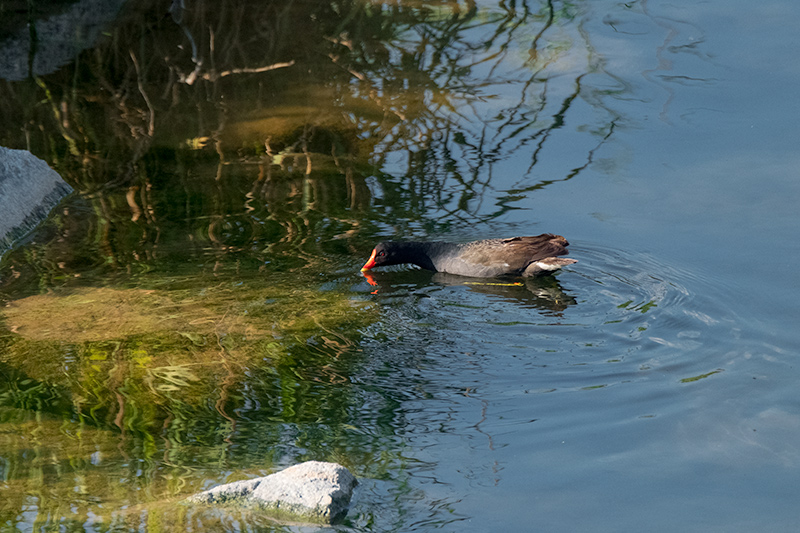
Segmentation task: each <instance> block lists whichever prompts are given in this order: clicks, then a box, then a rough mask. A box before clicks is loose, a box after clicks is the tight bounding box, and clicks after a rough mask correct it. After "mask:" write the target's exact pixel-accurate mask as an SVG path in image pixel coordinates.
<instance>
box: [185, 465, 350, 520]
mask: <svg viewBox="0 0 800 533" xmlns="http://www.w3.org/2000/svg"><path fill="white" fill-rule="evenodd" d="M357 484H358V481H356V478H355V477H354V476H353V474H351V473H350V471H349V470H347V469H346V468H345V467H343V466H342V465H339V464H336V463H324V462H320V461H308V462H305V463H300V464H299V465H295V466H291V467H289V468H287V469H286V470H282V471H280V472H277V473H275V474H271V475H269V476H265V477H260V478H257V479H249V480H246V481H237V482H235V483H228V484H225V485H220V486H218V487H214V488H213V489H210V490H207V491H205V492H201V493H199V494H195V495H194V496H191V497H190V498H189V499H188V501H189V502H192V503H206V504H224V505H231V506H243V507H251V506H258V507H261V508H263V509H264V510H266V511H267V512H269V513H270V514H272V515H275V516H276V517H278V518H288V519H292V520H301V521H311V522H323V523H330V522H332V521H334V520H336V519H337V518H340V517H342V516H344V514H345V513H346V512H347V508H348V506H349V505H350V497H351V496H352V494H353V489H354V488H355V486H356V485H357Z"/></svg>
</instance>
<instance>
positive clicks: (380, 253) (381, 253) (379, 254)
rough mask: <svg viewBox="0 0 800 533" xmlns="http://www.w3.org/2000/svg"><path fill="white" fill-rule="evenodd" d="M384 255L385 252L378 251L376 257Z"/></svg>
mask: <svg viewBox="0 0 800 533" xmlns="http://www.w3.org/2000/svg"><path fill="white" fill-rule="evenodd" d="M384 255H386V252H378V257H383V256H384Z"/></svg>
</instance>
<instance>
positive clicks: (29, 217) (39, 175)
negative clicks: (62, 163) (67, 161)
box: [0, 146, 72, 255]
mask: <svg viewBox="0 0 800 533" xmlns="http://www.w3.org/2000/svg"><path fill="white" fill-rule="evenodd" d="M70 192H72V187H70V186H69V185H67V183H66V182H65V181H64V180H63V179H61V176H59V175H58V173H57V172H56V171H55V170H53V169H51V168H50V167H49V166H47V163H45V162H44V161H42V160H41V159H39V158H38V157H36V156H34V155H33V154H31V153H30V152H28V151H26V150H10V149H8V148H3V147H2V146H0V255H2V254H3V252H5V251H6V250H7V249H9V248H10V247H11V245H12V244H13V243H14V241H16V240H18V239H20V238H22V237H23V236H25V235H26V234H27V233H28V232H30V231H31V230H32V229H33V228H35V227H36V226H37V225H38V224H39V222H41V221H42V220H44V219H45V218H46V217H47V214H48V213H49V212H50V210H51V209H52V208H53V207H55V206H56V204H58V202H59V201H60V200H61V199H62V198H63V197H64V196H66V195H67V194H69V193H70Z"/></svg>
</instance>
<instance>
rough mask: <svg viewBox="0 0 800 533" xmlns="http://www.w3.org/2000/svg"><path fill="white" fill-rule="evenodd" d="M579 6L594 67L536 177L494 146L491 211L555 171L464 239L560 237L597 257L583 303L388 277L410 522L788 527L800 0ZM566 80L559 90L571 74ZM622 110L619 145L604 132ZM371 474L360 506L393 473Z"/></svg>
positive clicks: (799, 190)
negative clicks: (402, 395)
mask: <svg viewBox="0 0 800 533" xmlns="http://www.w3.org/2000/svg"><path fill="white" fill-rule="evenodd" d="M626 6H630V7H626ZM580 10H581V11H583V12H584V17H583V19H582V20H583V23H582V24H581V26H580V27H579V28H578V27H571V28H570V29H571V30H573V33H572V34H571V37H572V38H577V36H579V35H581V36H587V35H588V36H589V38H588V39H587V40H586V42H591V46H592V48H593V50H592V51H591V53H587V54H578V53H577V52H575V50H576V48H578V49H579V48H580V47H576V48H573V49H572V54H571V55H568V56H567V57H564V58H562V59H561V60H560V61H564V62H566V63H568V64H567V65H565V66H564V68H565V69H566V70H569V63H570V61H572V62H573V64H580V63H581V62H589V63H593V64H595V65H597V66H598V68H597V69H596V70H592V69H590V71H589V74H588V75H587V76H585V77H584V78H583V79H582V83H583V87H582V89H581V99H582V100H583V102H581V103H579V104H576V105H573V107H572V108H570V112H569V113H568V114H567V117H566V120H565V124H564V126H563V127H561V128H560V129H557V130H555V131H554V132H553V136H552V138H550V139H548V140H547V143H545V145H544V146H545V147H544V148H543V149H542V150H541V151H539V152H537V153H536V157H537V161H536V166H535V167H534V170H529V168H530V162H531V159H532V154H531V149H530V147H528V149H515V150H508V151H507V153H504V154H503V157H502V158H499V159H498V160H497V161H492V162H489V163H487V162H486V161H483V162H482V164H483V165H484V166H483V168H481V170H482V171H488V172H490V173H491V175H492V179H491V187H490V189H491V192H490V193H488V194H484V196H483V197H482V203H481V204H480V205H479V206H477V205H476V207H475V210H474V212H475V218H476V219H479V218H480V216H481V215H482V214H492V213H496V212H497V210H498V208H499V206H502V205H504V201H505V200H506V199H507V198H509V197H510V196H512V195H514V194H515V192H516V191H517V190H519V189H521V188H524V187H525V186H530V185H531V184H532V183H536V182H537V181H538V182H544V181H547V180H551V179H553V180H555V182H554V183H550V184H547V185H546V186H545V187H544V188H542V189H537V190H536V191H535V194H528V195H524V194H523V195H521V196H522V197H514V202H513V205H514V206H515V207H517V208H522V209H515V210H511V211H508V212H505V213H503V214H502V215H501V216H500V217H498V218H495V219H492V221H491V222H489V223H487V224H485V225H481V224H475V225H472V226H470V225H467V226H465V227H464V228H463V229H462V230H460V233H459V232H457V233H459V235H460V236H461V237H462V238H463V239H469V238H479V237H486V236H490V235H495V234H496V233H497V232H501V233H502V234H504V235H511V234H518V233H536V232H539V231H555V232H558V233H561V234H564V235H566V236H567V237H568V238H569V239H570V241H571V242H572V243H573V247H572V250H573V251H572V256H573V257H575V258H577V259H578V260H579V261H580V262H579V263H578V264H576V265H574V266H573V267H571V268H569V269H567V270H565V271H564V272H562V273H560V274H559V276H558V281H559V285H560V288H561V290H563V292H564V293H565V294H566V295H567V296H568V297H569V298H572V299H573V300H574V303H573V304H572V305H568V306H566V307H565V308H564V309H563V310H560V311H557V312H556V311H552V310H549V311H548V310H547V309H537V308H536V307H535V306H532V305H528V304H529V294H526V293H525V292H526V291H525V290H522V289H520V290H519V291H517V294H508V292H506V293H502V294H492V293H491V291H488V292H487V293H480V292H476V290H475V289H474V288H473V287H470V286H464V285H447V284H437V282H436V280H435V278H434V279H430V278H429V277H426V276H427V275H426V274H424V273H419V279H418V280H416V281H412V282H406V284H399V285H398V284H397V282H396V283H393V282H392V280H391V276H389V275H386V279H385V280H381V281H380V284H381V287H382V288H381V291H379V293H378V295H376V298H377V301H379V302H380V303H381V305H382V306H383V307H385V308H386V309H385V313H386V319H385V321H386V324H387V325H386V326H385V327H386V328H388V329H390V330H391V332H387V336H388V337H389V339H390V340H389V341H388V342H386V341H381V342H376V343H374V345H373V346H372V347H371V348H369V349H368V350H367V354H368V359H369V360H370V366H371V367H374V368H380V367H383V366H389V367H391V368H393V369H394V373H393V374H392V383H393V384H394V385H396V386H398V387H400V388H402V389H407V394H408V396H409V397H408V398H407V399H405V400H404V401H403V403H402V411H403V413H404V414H405V417H404V419H403V420H402V422H400V423H399V424H398V432H399V433H400V434H402V435H403V436H404V444H405V445H406V446H408V452H407V455H408V458H409V459H408V464H407V465H405V469H406V471H407V474H406V475H409V476H410V480H409V481H407V482H406V483H408V485H409V486H410V487H412V489H410V490H411V492H412V494H414V495H415V496H416V497H419V500H417V501H414V503H413V504H410V503H407V504H406V505H399V507H406V506H410V507H411V510H410V511H406V512H410V513H411V514H412V515H413V516H415V517H418V520H419V521H418V522H416V523H413V524H411V527H408V529H418V530H426V529H428V528H431V527H433V525H441V523H442V522H444V523H447V524H448V525H447V526H445V527H444V529H446V530H451V531H499V530H504V531H521V530H541V531H588V530H592V531H677V530H682V531H750V530H753V529H756V528H761V529H768V530H771V531H790V530H793V529H794V528H795V527H796V524H797V522H798V519H799V518H800V511H798V509H797V506H796V499H797V483H796V482H797V477H798V468H799V467H800V447H799V446H798V444H797V443H798V442H800V416H799V415H798V402H797V396H796V383H797V380H798V378H800V373H799V368H798V364H797V363H798V361H797V349H798V346H800V342H798V329H797V326H796V321H797V314H796V302H797V298H798V295H800V290H799V289H800V282H798V277H797V274H796V269H795V268H794V267H793V265H794V264H796V263H797V261H798V259H800V245H798V242H800V241H799V240H798V233H797V228H798V222H799V220H798V218H799V217H798V210H797V199H798V198H800V179H798V178H799V177H800V176H798V170H797V169H798V168H800V166H799V165H798V151H797V148H798V145H797V124H796V117H797V116H798V103H797V98H796V95H795V91H794V89H793V87H797V86H798V82H799V81H800V80H799V79H798V76H799V75H800V69H798V66H797V61H796V60H795V59H794V58H793V56H794V54H795V53H796V51H797V45H798V37H797V33H796V28H797V27H798V24H799V23H800V9H798V7H797V5H795V4H792V3H788V2H768V3H766V4H753V3H749V2H734V3H730V2H705V3H702V4H695V3H690V2H681V3H677V4H676V3H661V2H638V3H633V4H627V5H626V4H612V3H593V4H591V5H587V6H581V7H580ZM587 55H588V56H590V57H588V59H587ZM564 77H565V83H564V84H563V85H558V84H556V85H555V89H554V92H555V93H556V94H558V95H559V96H563V95H568V94H569V92H570V90H571V89H572V82H573V81H574V79H572V78H570V77H569V76H568V75H567V74H565V75H564ZM512 87H513V86H512ZM620 89H621V90H620ZM615 90H619V92H616V93H615V92H614V91H615ZM513 92H514V91H513V89H509V91H508V93H507V94H502V95H501V97H500V98H501V99H503V98H509V99H511V98H513ZM604 93H611V94H604ZM553 98H554V99H555V100H556V102H557V103H558V98H555V97H553ZM480 110H482V112H484V113H485V114H486V115H485V116H489V115H490V114H491V113H493V112H494V109H492V106H491V104H489V105H487V106H486V107H480ZM609 120H611V121H613V122H614V125H615V126H614V130H613V135H611V136H610V137H609V138H608V139H605V140H598V136H597V135H589V134H587V130H589V129H590V128H592V124H593V123H594V124H605V125H606V126H607V125H608V121H609ZM490 131H491V130H490ZM487 138H488V139H491V138H492V136H491V135H488V136H487ZM592 150H594V151H593V152H591V153H590V155H587V153H589V152H590V151H592ZM467 155H468V154H467ZM589 157H591V162H590V164H588V166H587V167H586V168H584V169H582V170H580V172H579V173H577V175H576V176H575V177H572V178H570V179H568V180H564V181H561V182H559V180H561V179H563V178H564V177H565V176H568V175H569V173H570V171H571V170H572V169H576V168H579V167H581V166H582V165H584V164H586V161H587V159H588V158H589ZM459 164H460V165H461V168H462V169H463V170H464V173H465V174H466V173H468V170H469V169H473V168H475V166H476V165H474V164H473V163H471V162H470V159H469V157H463V158H462V159H461V162H460V163H459ZM453 187H454V188H456V187H458V185H454V186H453ZM490 199H493V200H494V201H491V200H490ZM384 284H385V285H386V287H384V286H383V285H384ZM364 290H367V287H366V286H365V287H364ZM648 302H651V303H652V304H653V305H652V306H650V307H649V308H644V309H643V308H642V306H644V305H645V304H647V303H648ZM421 324H422V325H421ZM387 386H388V385H387ZM363 490H364V493H363V494H362V495H361V499H360V500H359V503H358V504H357V506H356V509H363V508H364V507H369V506H371V505H372V504H374V503H375V502H376V501H377V500H379V499H382V498H384V497H385V491H386V490H387V489H386V487H385V484H384V483H381V482H374V483H369V482H368V483H367V485H366V488H365V489H363ZM416 491H419V493H417V492H416ZM417 495H418V496H417ZM393 513H394V514H393ZM386 514H387V515H389V516H391V517H392V518H397V515H398V514H400V511H399V510H397V509H392V510H391V511H386ZM386 519H387V520H388V517H386ZM407 525H408V524H407Z"/></svg>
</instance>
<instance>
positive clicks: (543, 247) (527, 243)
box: [364, 233, 577, 278]
mask: <svg viewBox="0 0 800 533" xmlns="http://www.w3.org/2000/svg"><path fill="white" fill-rule="evenodd" d="M568 245H569V243H568V242H567V240H566V239H565V238H564V237H561V236H560V235H553V234H551V233H545V234H543V235H537V236H534V237H513V238H510V239H487V240H482V241H474V242H468V243H463V244H459V243H449V242H409V243H398V242H389V243H381V244H379V245H378V246H376V247H375V250H374V251H373V255H372V257H371V258H370V261H369V262H368V263H367V264H366V265H364V268H365V269H370V268H372V267H374V266H381V265H395V264H400V263H412V264H415V265H418V266H420V267H422V268H425V269H428V270H433V271H436V272H447V273H448V274H456V275H460V276H471V277H478V278H494V277H498V276H506V275H512V276H526V277H529V276H538V275H544V274H549V273H551V272H553V271H555V270H558V269H559V268H561V267H562V266H565V265H569V264H572V263H576V262H577V261H575V260H574V259H566V258H559V257H558V256H560V255H566V254H567V253H568V252H567V246H568Z"/></svg>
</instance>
